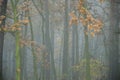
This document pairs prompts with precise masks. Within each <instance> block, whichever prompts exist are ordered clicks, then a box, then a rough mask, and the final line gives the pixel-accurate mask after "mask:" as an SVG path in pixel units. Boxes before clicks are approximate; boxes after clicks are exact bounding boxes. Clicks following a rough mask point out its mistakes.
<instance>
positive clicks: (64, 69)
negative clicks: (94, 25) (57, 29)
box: [62, 0, 69, 80]
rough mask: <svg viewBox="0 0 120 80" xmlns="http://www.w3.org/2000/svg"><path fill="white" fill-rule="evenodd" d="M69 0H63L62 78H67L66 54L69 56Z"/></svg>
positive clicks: (63, 79) (65, 79)
mask: <svg viewBox="0 0 120 80" xmlns="http://www.w3.org/2000/svg"><path fill="white" fill-rule="evenodd" d="M68 2H69V0H65V23H64V45H63V62H62V80H68V77H69V72H68V56H69V43H68V42H69V33H68V32H69V30H68V26H69V25H68V22H69V16H68V14H69V6H68V5H69V4H68Z"/></svg>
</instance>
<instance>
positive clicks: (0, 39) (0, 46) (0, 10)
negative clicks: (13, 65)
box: [0, 0, 7, 80]
mask: <svg viewBox="0 0 120 80" xmlns="http://www.w3.org/2000/svg"><path fill="white" fill-rule="evenodd" d="M6 7H7V0H3V1H2V2H1V5H0V16H1V15H4V16H5V13H6ZM4 25H5V19H4V20H3V21H2V23H1V24H0V27H2V26H4ZM3 42H4V32H0V80H3V76H2V56H3Z"/></svg>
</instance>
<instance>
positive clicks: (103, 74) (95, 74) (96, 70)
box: [72, 59, 108, 80]
mask: <svg viewBox="0 0 120 80" xmlns="http://www.w3.org/2000/svg"><path fill="white" fill-rule="evenodd" d="M85 66H86V60H85V59H82V60H81V61H80V63H79V64H78V65H74V66H73V68H72V69H73V70H74V71H76V72H80V78H81V79H82V80H85V74H86V73H85ZM107 71H108V67H107V66H105V65H104V64H103V63H101V62H100V61H99V60H97V59H91V60H90V73H91V79H92V80H100V79H103V78H104V79H105V78H107Z"/></svg>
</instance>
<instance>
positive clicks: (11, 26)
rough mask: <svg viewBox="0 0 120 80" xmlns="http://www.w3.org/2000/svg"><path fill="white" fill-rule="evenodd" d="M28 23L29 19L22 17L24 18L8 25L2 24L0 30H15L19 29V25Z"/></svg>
mask: <svg viewBox="0 0 120 80" xmlns="http://www.w3.org/2000/svg"><path fill="white" fill-rule="evenodd" d="M28 23H29V20H28V19H24V20H20V21H18V22H16V23H14V24H12V25H10V26H2V27H1V28H0V31H4V32H15V31H21V30H22V28H21V26H22V25H27V24H28Z"/></svg>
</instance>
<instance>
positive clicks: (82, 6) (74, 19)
mask: <svg viewBox="0 0 120 80" xmlns="http://www.w3.org/2000/svg"><path fill="white" fill-rule="evenodd" d="M86 4H87V3H85V1H84V0H79V3H78V5H77V11H78V13H79V16H77V15H75V13H74V11H73V12H71V13H70V16H71V20H70V25H71V24H76V23H78V22H79V21H80V22H81V23H82V25H83V26H84V27H85V31H84V32H85V34H87V35H88V33H90V34H91V35H92V36H93V37H94V36H95V34H96V33H98V32H100V30H101V28H102V27H103V23H102V21H101V20H99V19H96V18H94V16H93V15H92V14H91V13H90V11H89V10H88V9H87V7H86Z"/></svg>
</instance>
